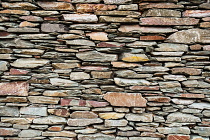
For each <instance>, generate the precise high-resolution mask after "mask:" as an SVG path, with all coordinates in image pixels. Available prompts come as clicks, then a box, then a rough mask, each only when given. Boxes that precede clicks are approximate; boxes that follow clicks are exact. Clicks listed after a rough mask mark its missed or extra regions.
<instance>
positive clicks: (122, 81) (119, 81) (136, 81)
mask: <svg viewBox="0 0 210 140" xmlns="http://www.w3.org/2000/svg"><path fill="white" fill-rule="evenodd" d="M114 82H115V83H116V84H117V85H119V86H131V85H147V86H148V85H150V82H148V81H146V80H143V79H124V78H114Z"/></svg>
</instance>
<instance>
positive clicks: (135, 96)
mask: <svg viewBox="0 0 210 140" xmlns="http://www.w3.org/2000/svg"><path fill="white" fill-rule="evenodd" d="M104 99H105V100H107V101H108V102H110V104H111V105H113V106H127V107H132V106H133V107H145V106H146V103H147V101H146V99H144V98H143V97H142V96H141V94H140V93H115V92H109V93H107V94H105V95H104Z"/></svg>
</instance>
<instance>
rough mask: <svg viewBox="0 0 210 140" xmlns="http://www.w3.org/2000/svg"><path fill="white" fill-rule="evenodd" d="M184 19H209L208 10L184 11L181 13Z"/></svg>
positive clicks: (209, 13) (209, 12) (209, 11)
mask: <svg viewBox="0 0 210 140" xmlns="http://www.w3.org/2000/svg"><path fill="white" fill-rule="evenodd" d="M183 16H185V17H209V16H210V10H186V11H185V12H184V13H183Z"/></svg>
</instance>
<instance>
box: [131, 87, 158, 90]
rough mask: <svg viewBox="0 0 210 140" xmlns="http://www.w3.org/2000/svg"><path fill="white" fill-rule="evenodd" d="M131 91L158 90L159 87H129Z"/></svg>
mask: <svg viewBox="0 0 210 140" xmlns="http://www.w3.org/2000/svg"><path fill="white" fill-rule="evenodd" d="M130 89H131V90H159V89H160V87H159V86H150V87H148V86H131V87H130Z"/></svg>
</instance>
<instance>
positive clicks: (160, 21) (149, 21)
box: [140, 17, 199, 25]
mask: <svg viewBox="0 0 210 140" xmlns="http://www.w3.org/2000/svg"><path fill="white" fill-rule="evenodd" d="M140 22H141V23H140V25H196V24H198V22H199V19H195V18H169V17H148V18H140Z"/></svg>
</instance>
